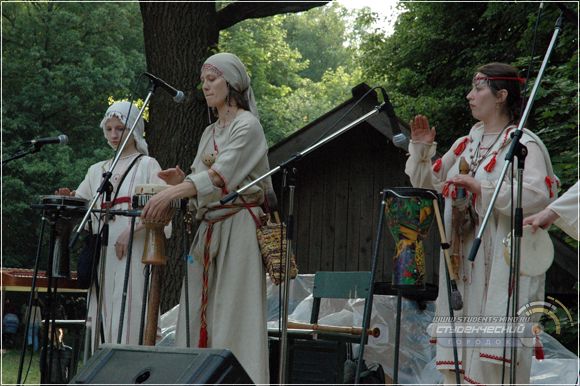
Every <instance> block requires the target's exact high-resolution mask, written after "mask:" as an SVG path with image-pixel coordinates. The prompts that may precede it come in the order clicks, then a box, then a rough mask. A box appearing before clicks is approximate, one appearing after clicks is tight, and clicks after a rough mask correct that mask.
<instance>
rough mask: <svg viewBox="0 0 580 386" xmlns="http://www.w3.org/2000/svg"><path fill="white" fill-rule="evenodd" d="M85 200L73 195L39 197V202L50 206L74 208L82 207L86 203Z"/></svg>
mask: <svg viewBox="0 0 580 386" xmlns="http://www.w3.org/2000/svg"><path fill="white" fill-rule="evenodd" d="M87 202H88V201H87V200H85V199H84V198H80V197H74V196H58V195H51V196H42V197H40V203H41V204H42V205H46V206H48V207H52V206H70V207H75V208H82V207H84V206H86V205H87Z"/></svg>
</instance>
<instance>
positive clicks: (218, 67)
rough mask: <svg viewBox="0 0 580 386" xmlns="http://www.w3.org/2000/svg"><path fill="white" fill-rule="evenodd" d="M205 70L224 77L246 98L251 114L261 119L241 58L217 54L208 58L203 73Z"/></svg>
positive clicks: (224, 53)
mask: <svg viewBox="0 0 580 386" xmlns="http://www.w3.org/2000/svg"><path fill="white" fill-rule="evenodd" d="M204 69H209V70H212V71H214V72H216V73H217V74H218V75H219V76H223V77H224V79H225V80H226V81H227V82H228V83H229V85H230V86H231V87H233V88H234V89H235V90H236V91H237V92H239V93H240V94H242V95H244V96H245V97H246V99H247V100H248V105H249V107H250V112H251V113H252V114H254V116H255V117H256V118H259V115H258V107H257V106H256V98H255V97H254V91H253V90H252V86H251V85H250V77H249V76H248V73H247V71H246V67H245V66H244V64H243V63H242V61H241V60H240V58H238V57H237V56H236V55H234V54H230V53H227V52H222V53H219V54H215V55H212V56H210V57H209V58H207V60H206V61H205V63H204V64H203V66H202V67H201V70H202V71H203V70H204Z"/></svg>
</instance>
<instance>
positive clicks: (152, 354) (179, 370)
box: [71, 344, 252, 385]
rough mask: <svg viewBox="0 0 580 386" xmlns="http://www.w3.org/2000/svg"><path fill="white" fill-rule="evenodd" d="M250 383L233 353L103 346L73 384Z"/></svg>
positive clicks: (171, 348) (174, 348)
mask: <svg viewBox="0 0 580 386" xmlns="http://www.w3.org/2000/svg"><path fill="white" fill-rule="evenodd" d="M111 383H116V384H180V385H199V384H248V383H250V384H251V383H252V380H251V379H250V377H249V376H248V374H247V373H246V371H245V370H244V369H243V367H242V366H241V365H240V363H239V362H238V360H237V359H236V357H235V356H234V354H232V352H231V351H229V350H222V349H194V348H181V347H179V348H178V347H151V346H128V345H117V344H103V345H102V346H101V347H100V349H99V350H98V351H97V352H96V353H95V355H93V357H92V358H91V359H90V360H89V361H87V363H86V365H85V366H83V368H81V369H80V371H79V373H78V374H77V375H76V376H75V377H74V379H73V380H72V381H71V384H111Z"/></svg>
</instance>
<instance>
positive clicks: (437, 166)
mask: <svg viewBox="0 0 580 386" xmlns="http://www.w3.org/2000/svg"><path fill="white" fill-rule="evenodd" d="M442 163H443V161H442V160H441V158H439V159H438V160H437V161H435V163H433V171H434V172H435V173H439V171H440V170H441V164H442Z"/></svg>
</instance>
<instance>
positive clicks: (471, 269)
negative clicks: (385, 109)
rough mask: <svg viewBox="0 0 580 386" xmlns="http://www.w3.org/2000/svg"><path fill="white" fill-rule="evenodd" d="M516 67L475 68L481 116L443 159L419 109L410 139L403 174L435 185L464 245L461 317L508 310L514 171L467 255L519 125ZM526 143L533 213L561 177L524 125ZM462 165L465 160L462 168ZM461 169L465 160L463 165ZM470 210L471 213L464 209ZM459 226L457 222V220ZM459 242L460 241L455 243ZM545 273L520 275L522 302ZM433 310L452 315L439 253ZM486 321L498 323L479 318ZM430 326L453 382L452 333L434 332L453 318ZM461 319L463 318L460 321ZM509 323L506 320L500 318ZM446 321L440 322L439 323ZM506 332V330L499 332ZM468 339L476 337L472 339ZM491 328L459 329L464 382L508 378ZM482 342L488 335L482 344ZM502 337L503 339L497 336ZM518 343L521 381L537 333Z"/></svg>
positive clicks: (527, 191) (534, 296) (505, 356)
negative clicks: (506, 242) (459, 214)
mask: <svg viewBox="0 0 580 386" xmlns="http://www.w3.org/2000/svg"><path fill="white" fill-rule="evenodd" d="M522 82H523V80H522V79H521V78H519V77H518V74H517V70H516V69H515V68H513V67H512V66H510V65H507V64H503V63H489V64H486V65H483V66H481V67H479V68H478V69H477V72H476V74H475V76H474V78H473V83H472V88H471V91H470V92H469V93H468V94H467V100H468V102H469V107H470V108H471V113H472V115H473V117H474V118H475V119H476V120H477V121H478V122H477V123H476V124H475V125H474V126H473V127H472V128H471V130H470V131H469V134H468V135H466V136H464V137H461V138H459V139H458V140H456V141H455V143H454V144H453V145H452V146H451V149H450V150H449V151H447V152H446V153H445V155H443V157H441V158H440V159H438V160H436V161H435V162H434V163H433V164H432V163H431V159H432V157H434V156H435V151H436V147H437V142H435V134H436V133H435V128H434V127H430V126H429V122H428V120H427V118H426V117H425V116H422V115H417V116H416V117H415V118H414V119H413V120H412V121H411V137H412V139H411V144H410V145H409V158H408V160H407V164H406V168H405V173H407V175H409V177H410V179H411V183H412V184H413V186H415V187H420V188H429V189H436V190H437V191H439V192H441V193H442V194H443V196H444V198H445V213H444V223H445V228H446V234H447V235H452V237H451V245H452V248H453V247H454V246H455V248H456V249H457V250H458V251H459V255H458V259H457V260H456V262H455V264H454V266H453V269H454V270H455V271H456V272H457V273H458V274H459V280H458V282H457V285H458V288H459V291H460V292H461V294H462V295H463V304H464V305H463V309H461V310H459V311H455V315H454V316H456V317H461V316H463V317H491V318H493V317H503V316H505V315H506V310H507V301H508V298H509V297H510V296H511V295H512V293H511V292H510V288H509V286H508V275H509V266H508V264H507V263H506V260H505V257H504V246H503V244H502V240H503V239H504V238H505V237H506V236H507V235H508V233H510V230H511V225H510V216H511V212H512V200H511V192H512V187H515V185H516V181H515V176H511V174H510V175H509V177H506V181H505V182H504V183H503V185H502V188H501V190H500V192H499V195H498V198H497V201H496V202H495V205H494V211H493V216H491V218H490V221H489V222H488V224H487V227H486V229H485V232H484V234H483V237H482V244H481V246H480V248H479V251H478V253H477V256H476V258H475V260H474V261H473V262H471V261H469V260H468V259H467V256H468V255H469V251H470V249H471V246H472V242H473V240H474V238H475V235H476V234H477V232H478V228H479V224H481V220H482V219H483V216H484V215H485V213H486V210H487V208H488V207H489V205H490V201H491V197H492V195H493V193H494V190H495V187H496V185H497V183H498V178H499V175H500V172H501V169H502V168H501V166H502V165H497V164H498V163H501V161H502V160H503V159H504V158H505V153H506V151H507V149H508V147H509V145H510V143H511V137H510V133H512V132H513V131H514V130H515V129H516V127H517V126H516V125H517V123H518V122H517V120H518V117H519V109H520V105H521V94H520V84H521V83H522ZM521 142H522V143H523V144H524V145H525V146H526V147H527V149H528V156H527V158H526V167H525V170H524V175H523V205H522V206H523V210H524V214H532V213H535V212H537V211H539V210H541V209H543V208H544V207H545V206H546V205H547V204H548V203H549V202H550V201H551V200H553V199H554V197H555V195H556V178H555V176H554V174H553V171H552V165H551V162H550V157H549V154H548V152H547V150H546V148H545V146H544V144H543V143H542V141H541V140H540V139H539V138H538V137H537V136H536V135H535V134H533V133H532V132H530V131H529V130H527V129H525V130H524V134H523V137H522V139H521ZM460 165H468V167H467V168H466V170H465V171H464V172H463V173H461V172H460ZM461 169H463V166H461ZM461 190H463V191H464V192H466V193H467V202H468V204H469V208H465V210H471V212H472V213H473V217H474V221H465V217H464V218H461V219H460V220H461V221H464V222H463V223H462V225H461V231H460V232H452V230H453V229H454V226H455V224H453V221H454V220H455V221H459V220H456V216H453V215H452V213H453V211H454V200H455V199H458V197H459V196H460V194H458V192H460V191H461ZM467 217H469V216H467ZM455 229H457V228H456V227H455ZM454 244H455V245H454ZM544 279H545V275H543V274H542V275H538V276H533V277H530V276H523V275H520V278H519V285H520V291H519V303H518V308H519V307H520V306H523V305H525V304H527V303H529V302H532V301H541V300H543V299H544ZM435 315H436V317H445V316H449V303H448V297H447V282H446V274H445V266H444V258H443V257H441V258H440V267H439V296H438V298H437V302H436V313H435ZM481 321H482V322H483V323H482V325H483V326H484V327H486V326H492V327H495V326H496V325H497V323H495V324H493V323H488V322H489V320H486V319H481ZM443 324H445V323H438V322H437V320H435V321H434V323H433V324H432V325H431V326H430V333H431V335H432V337H433V338H434V339H432V342H436V344H437V356H436V366H437V369H439V370H440V371H441V373H442V375H443V377H444V380H445V383H455V374H454V371H453V370H454V368H455V361H454V356H453V346H452V344H451V341H450V339H448V338H449V337H450V336H449V335H448V336H443V335H441V334H439V335H437V333H438V332H439V333H440V332H441V331H443V330H444V328H445V327H448V326H449V324H448V323H447V324H445V325H444V326H442V325H443ZM456 325H459V323H457V324H456ZM500 325H501V326H504V325H505V324H504V323H500ZM441 327H443V328H441ZM501 337H503V335H501ZM469 338H471V340H470V339H469ZM487 338H491V336H489V335H487V336H486V335H485V334H479V335H477V336H474V335H470V336H467V335H466V336H462V340H461V342H462V343H461V344H459V345H458V359H459V369H460V370H461V373H462V375H461V377H462V382H464V383H477V384H490V383H496V384H497V383H505V382H508V380H509V374H510V366H511V364H512V363H511V354H510V348H509V346H508V347H507V349H506V350H505V352H504V343H503V339H499V341H498V340H496V338H497V335H496V336H493V339H487ZM484 342H491V344H485V343H484ZM498 342H499V343H498ZM521 342H522V344H523V346H522V347H520V348H519V350H518V357H517V359H518V363H517V370H516V371H517V375H516V381H517V383H529V380H530V367H531V360H532V348H533V347H534V343H535V339H534V338H533V337H531V336H530V335H528V336H527V337H526V338H523V339H521ZM504 363H505V364H506V367H505V372H504V379H503V380H502V379H501V374H502V367H503V364H504Z"/></svg>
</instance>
